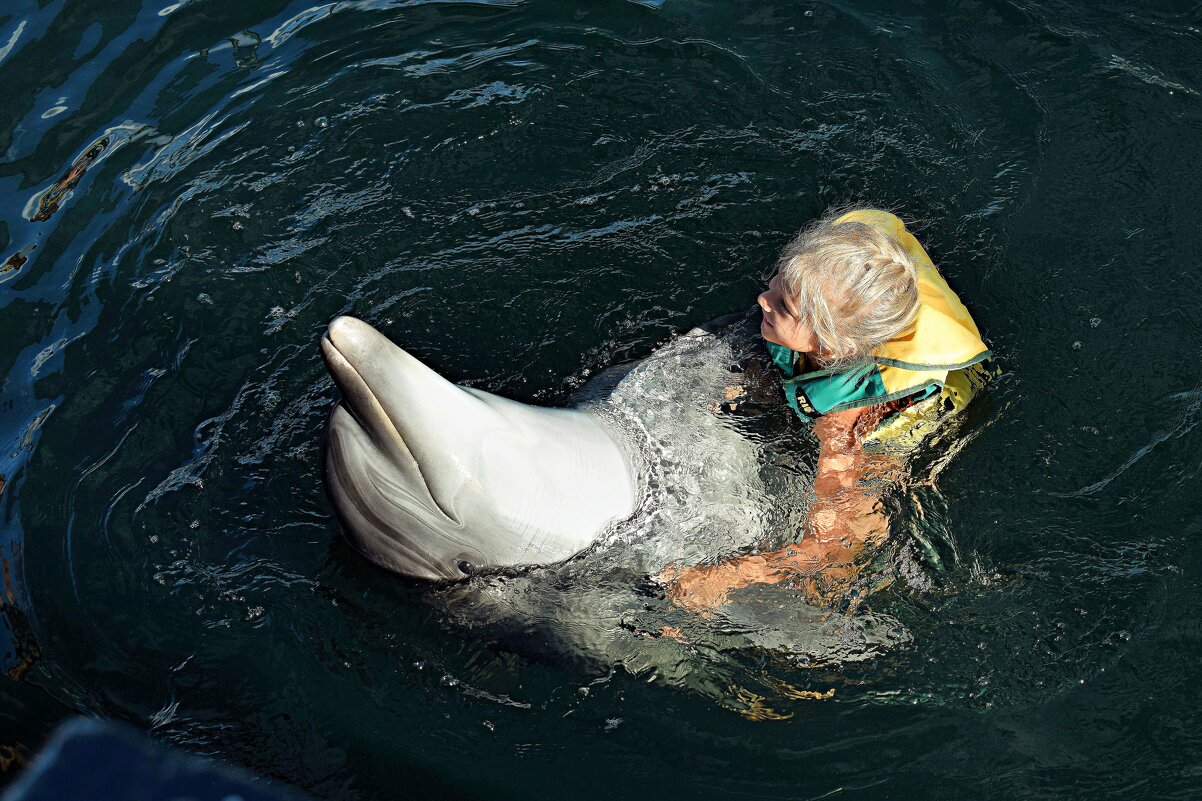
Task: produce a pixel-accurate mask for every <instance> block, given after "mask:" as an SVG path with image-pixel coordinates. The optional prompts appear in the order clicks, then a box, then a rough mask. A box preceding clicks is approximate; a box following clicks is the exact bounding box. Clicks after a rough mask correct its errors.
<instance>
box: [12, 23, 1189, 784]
mask: <svg viewBox="0 0 1202 801" xmlns="http://www.w3.org/2000/svg"><path fill="white" fill-rule="evenodd" d="M307 2H308V3H312V2H313V0H307ZM1085 6H1086V4H1066V3H1047V4H1038V5H1037V4H1033V3H1027V2H967V1H965V2H949V3H928V4H915V5H913V6H909V7H905V8H901V7H899V5H898V4H896V3H887V2H881V3H863V4H861V3H842V2H834V3H808V2H777V1H776V0H772V1H771V2H754V3H752V2H742V3H718V2H700V1H698V2H692V1H691V0H668V2H665V3H663V4H662V5H654V4H637V3H620V2H598V3H590V4H580V5H579V6H578V7H573V5H572V4H569V3H549V2H541V0H534V1H533V2H524V3H521V2H515V3H450V2H445V3H443V2H403V3H391V2H384V1H383V0H363V1H362V2H357V3H356V2H346V3H333V4H327V5H319V6H313V7H309V6H308V5H307V3H306V2H300V3H292V4H288V3H284V2H279V3H266V2H257V1H256V0H237V1H236V2H234V1H232V0H231V1H228V2H227V1H226V0H194V1H193V2H189V1H188V0H184V1H183V2H180V3H175V4H173V5H168V0H148V2H146V3H145V4H144V5H142V6H139V5H138V4H136V3H129V2H111V1H110V2H103V3H102V2H76V3H65V2H61V1H60V2H41V3H30V2H20V1H19V0H8V2H6V3H4V4H3V8H2V9H0V81H2V85H3V87H4V96H5V102H4V103H3V104H0V149H2V150H3V157H2V158H0V203H2V204H3V205H2V207H0V246H2V247H3V251H2V252H0V260H2V259H9V257H10V256H12V255H13V254H21V256H20V257H18V258H17V259H14V260H11V261H9V262H8V264H9V265H10V266H11V267H12V269H8V270H6V271H4V272H2V273H0V305H2V307H3V315H2V317H0V334H2V335H0V369H2V370H3V374H4V376H5V379H4V383H3V387H2V390H0V432H2V435H3V447H2V448H0V474H2V475H3V477H4V487H3V490H2V491H0V514H2V530H0V555H2V556H3V559H4V566H5V570H4V586H3V588H2V589H3V594H2V595H0V604H2V605H0V610H2V613H3V614H2V617H0V619H2V620H3V621H4V625H3V626H0V668H3V670H4V671H5V672H6V674H7V677H5V676H2V675H0V769H2V771H3V772H0V782H4V781H7V780H9V779H11V777H12V776H13V775H14V773H15V771H16V770H17V768H16V766H15V765H16V763H15V762H14V761H13V760H11V759H10V757H11V756H12V755H14V754H16V755H18V756H19V755H21V754H23V753H28V752H29V751H32V750H35V749H36V748H37V746H38V745H39V744H40V743H41V741H42V739H43V738H44V737H45V735H46V734H47V733H48V731H49V729H50V728H51V727H52V726H53V725H54V724H55V723H56V722H57V721H58V720H60V719H62V718H63V717H64V716H67V715H69V714H71V713H75V712H82V713H86V714H99V715H107V716H113V717H117V718H120V719H123V720H127V721H131V722H133V723H135V724H137V725H139V726H141V727H143V728H147V729H149V730H151V731H152V732H153V733H154V734H155V735H156V736H157V737H159V738H162V739H164V740H166V741H169V742H173V743H176V744H178V745H180V746H183V747H185V748H187V749H190V750H193V751H197V752H200V753H206V754H214V755H218V756H221V757H223V758H226V759H229V760H232V761H234V762H238V763H241V764H243V765H246V766H249V767H250V768H252V769H254V770H256V771H259V772H261V773H264V774H267V775H270V776H274V777H278V778H280V779H282V780H284V781H286V782H289V783H291V784H294V785H297V786H299V787H302V788H305V789H307V790H309V791H311V792H312V793H314V794H315V795H317V796H319V797H323V798H337V799H352V798H364V799H368V798H371V799H376V798H378V799H391V798H404V797H425V795H426V794H429V793H438V794H439V795H438V797H465V798H469V797H470V798H475V797H481V798H523V799H525V798H548V799H549V798H562V797H567V798H642V797H652V796H656V795H666V794H677V793H679V794H682V795H683V796H685V797H698V798H820V797H845V798H873V799H876V798H911V797H925V798H961V797H969V798H1023V799H1028V798H1050V797H1055V798H1084V799H1096V798H1118V797H1121V798H1124V799H1126V798H1190V797H1196V796H1197V795H1198V794H1199V793H1200V792H1202V735H1199V733H1198V729H1199V726H1200V725H1202V709H1200V701H1202V699H1200V693H1199V689H1198V688H1199V686H1200V682H1202V624H1200V623H1199V613H1200V612H1202V602H1200V601H1199V594H1198V591H1199V589H1200V588H1202V579H1200V573H1199V571H1200V570H1202V548H1200V547H1199V545H1198V544H1197V542H1196V540H1197V538H1198V537H1199V536H1200V535H1202V500H1200V497H1199V491H1198V486H1199V484H1198V473H1199V456H1200V453H1199V451H1200V449H1202V440H1200V435H1199V432H1198V431H1196V426H1197V424H1198V423H1199V420H1200V416H1202V367H1200V365H1199V363H1198V354H1199V344H1200V338H1199V325H1200V323H1202V312H1200V311H1199V304H1198V303H1197V302H1196V300H1195V298H1196V297H1197V295H1198V294H1199V289H1200V284H1202V271H1200V270H1199V268H1198V267H1197V260H1198V253H1199V252H1202V228H1199V225H1198V215H1197V193H1198V190H1197V187H1198V185H1199V182H1200V181H1202V97H1200V96H1199V92H1200V91H1202V76H1200V75H1199V64H1200V63H1202V11H1200V10H1199V8H1198V7H1197V6H1196V5H1194V4H1184V3H1182V4H1178V5H1177V6H1176V7H1174V6H1173V5H1172V4H1163V5H1161V6H1159V7H1157V8H1154V9H1150V8H1148V7H1145V6H1137V5H1136V4H1128V5H1122V4H1117V3H1108V4H1088V6H1089V7H1088V8H1086V7H1085ZM73 164H74V165H75V170H74V172H73V174H70V175H69V173H72V165H73ZM85 167H86V171H85V172H82V174H81V173H80V169H82V168H85ZM68 185H70V187H69V188H68ZM56 186H57V188H56ZM46 193H49V194H46ZM39 200H41V203H40V205H39ZM846 202H872V203H876V204H881V205H884V206H886V207H890V208H893V209H896V210H897V211H899V212H900V213H901V214H903V215H904V216H906V217H907V218H908V219H910V220H914V221H916V222H917V229H918V231H919V234H920V237H921V238H922V239H923V241H924V243H925V244H926V245H927V247H928V249H929V250H930V252H931V254H932V256H933V257H934V258H935V260H936V262H937V263H939V264H940V265H941V266H942V268H943V270H944V273H945V274H946V275H947V276H948V278H949V280H950V281H951V282H952V284H953V286H955V287H956V288H957V289H958V290H959V291H960V293H961V295H962V297H964V298H965V299H966V301H967V302H968V305H969V307H970V308H971V309H972V310H973V312H974V314H975V316H976V318H977V320H978V322H979V323H980V325H981V327H982V329H983V331H984V333H985V335H986V337H987V339H988V340H989V342H990V344H991V345H992V346H993V348H994V350H995V351H996V352H998V353H1000V354H1002V356H1003V361H1004V366H1005V369H1006V376H1005V377H1004V379H1003V380H1002V381H1000V382H999V383H997V384H996V385H995V386H994V387H993V388H992V389H991V391H990V392H989V394H988V396H987V397H985V398H982V399H981V400H980V401H978V402H977V404H976V405H975V406H974V413H973V415H974V416H973V421H972V426H973V433H974V437H973V438H972V439H971V441H969V442H968V443H967V444H966V445H965V447H964V448H963V450H962V452H961V453H960V454H959V455H958V456H957V458H956V459H955V461H953V462H952V463H951V465H950V466H949V467H948V468H946V469H945V470H944V471H943V472H942V473H941V474H940V477H939V494H938V495H937V496H934V497H935V498H936V499H937V501H938V502H937V503H936V504H935V506H934V507H932V508H930V509H927V510H925V514H926V515H928V516H930V517H931V519H933V520H934V521H935V522H934V525H937V526H938V527H940V528H941V530H942V531H943V533H944V536H945V537H946V539H947V540H948V541H949V542H952V543H954V544H955V549H956V553H957V558H956V560H955V563H954V566H953V567H952V568H951V569H950V570H949V571H948V573H947V574H945V575H943V576H941V577H940V579H939V581H938V582H936V585H937V586H935V587H934V588H932V589H931V590H929V591H925V592H923V591H918V590H914V589H912V588H910V587H906V586H902V585H898V586H897V587H896V588H894V589H891V590H888V591H885V592H883V593H880V594H879V595H877V596H875V597H874V598H873V599H871V601H870V603H871V604H872V605H873V606H874V607H875V608H877V609H879V610H883V611H886V612H887V613H889V614H892V615H895V616H897V617H898V618H899V619H901V620H903V621H904V622H905V624H906V626H907V627H908V629H909V631H910V633H911V634H912V636H913V641H912V642H911V643H909V644H908V645H906V646H904V647H899V648H896V649H894V650H892V651H890V652H887V653H885V654H883V655H882V656H879V657H877V658H875V659H873V660H869V661H867V662H863V663H858V664H855V665H847V666H843V667H840V666H835V667H832V668H827V669H824V670H822V671H820V672H819V673H818V674H817V675H815V674H814V672H812V671H811V672H809V673H805V672H804V671H800V670H799V671H797V672H796V674H797V675H793V676H790V677H789V678H790V680H792V681H795V682H800V683H802V684H804V685H805V686H811V687H813V688H814V689H818V690H825V689H828V688H833V689H835V690H836V695H835V697H834V698H833V699H831V700H828V701H823V702H809V701H801V702H798V701H793V702H789V701H786V700H780V699H776V700H773V701H772V703H773V704H774V706H775V707H776V708H778V709H779V710H780V711H781V712H783V713H792V717H791V719H789V720H788V721H783V722H762V721H761V722H757V721H752V720H747V719H745V718H744V717H741V716H739V715H737V714H735V713H733V712H731V711H728V710H727V709H724V708H722V707H721V706H720V705H718V704H715V703H714V701H713V700H712V699H710V698H706V697H703V696H700V695H698V694H695V693H690V692H687V691H682V690H679V689H674V688H670V687H664V686H662V685H658V684H649V683H647V682H646V681H645V680H644V678H642V677H638V676H632V675H630V674H628V673H627V672H624V671H622V670H620V669H618V670H614V671H613V672H612V673H610V672H607V671H603V672H600V673H597V672H595V671H589V670H586V669H583V668H580V667H579V666H576V665H573V664H570V661H568V660H565V662H564V663H563V664H559V663H557V662H556V661H555V660H554V659H550V660H548V659H538V660H534V659H530V658H527V657H526V656H523V655H522V654H520V653H514V652H512V651H510V650H507V649H503V648H498V647H495V646H494V645H493V644H492V643H490V642H489V641H487V640H485V639H479V638H476V637H473V636H471V635H467V634H465V633H464V632H462V631H457V630H455V629H453V628H448V627H446V626H444V625H443V622H442V620H441V616H440V613H439V610H438V609H437V608H436V607H435V606H432V605H431V604H429V603H427V602H426V600H425V598H424V597H423V592H422V590H421V588H419V587H413V586H409V585H406V584H405V583H403V582H401V581H399V580H396V579H393V578H391V577H389V576H386V575H384V574H382V573H380V572H378V571H376V570H374V569H372V568H371V567H370V566H368V565H367V564H365V563H364V562H362V561H361V560H360V559H358V558H357V557H356V556H355V555H354V554H352V553H351V552H350V551H349V549H348V548H347V547H346V546H344V545H343V544H342V543H341V541H340V540H339V539H337V526H336V524H335V523H334V521H333V519H332V517H331V515H330V512H329V509H328V507H327V505H326V502H325V499H324V496H323V493H322V490H321V486H320V472H319V465H318V442H319V434H320V430H321V427H322V425H323V422H324V418H325V416H326V414H327V413H328V411H329V408H330V406H331V404H332V403H333V401H334V398H335V393H334V390H333V388H332V385H331V383H330V382H329V380H328V379H327V377H326V372H325V369H324V368H323V366H322V364H321V361H320V358H319V356H318V352H317V339H318V337H319V336H320V333H321V331H322V330H323V328H324V326H325V325H326V323H327V322H328V321H329V320H330V318H332V317H333V316H335V315H337V314H340V313H346V312H350V313H354V314H356V315H358V316H361V317H363V318H365V319H367V320H369V321H371V322H373V323H374V324H376V325H377V326H379V327H380V328H381V329H382V330H384V331H386V332H387V333H388V334H389V335H390V336H392V337H393V338H394V339H396V340H397V341H400V342H403V343H405V345H406V346H407V347H409V348H410V349H411V350H413V351H414V352H415V353H418V354H420V355H421V356H422V357H423V358H425V359H426V360H428V361H429V362H430V363H431V364H433V365H435V366H436V367H438V368H439V369H441V370H442V371H444V372H445V373H447V374H448V375H449V376H451V377H452V378H454V379H456V380H462V381H467V382H469V383H471V384H473V385H475V386H479V387H482V388H485V389H488V390H491V391H495V392H499V393H502V394H506V395H509V396H511V397H517V398H520V399H523V400H529V401H534V402H540V403H562V402H565V401H566V399H567V398H568V395H569V393H570V391H571V390H573V389H574V388H575V387H577V386H578V385H579V383H580V381H581V379H582V377H583V376H585V375H586V374H588V373H591V372H593V371H596V370H598V369H601V368H604V367H606V366H608V365H611V364H614V363H617V362H621V361H623V360H626V359H630V358H639V357H644V356H646V355H648V354H650V353H652V352H653V351H654V350H655V349H656V348H657V347H658V346H660V345H662V343H664V342H665V341H666V340H667V339H668V338H669V337H670V335H671V334H672V333H673V332H674V331H678V330H680V329H682V328H685V327H687V326H689V325H692V324H694V323H696V322H698V321H701V320H705V319H708V318H711V317H714V316H717V315H718V314H721V313H724V312H728V311H731V310H733V309H737V308H741V307H743V306H745V305H747V304H748V303H749V302H750V300H751V299H752V297H753V296H754V293H755V292H756V289H757V286H758V282H759V280H760V278H761V277H762V276H763V274H764V273H765V271H766V270H767V269H768V268H769V266H770V264H771V262H772V260H773V258H774V256H775V254H776V252H777V251H778V250H779V248H780V247H781V246H782V244H783V243H784V242H785V241H786V240H787V239H788V237H789V236H790V234H791V233H792V232H793V231H794V230H795V229H796V228H798V227H799V226H801V225H802V224H803V223H805V222H806V221H807V220H809V219H811V218H812V217H813V216H815V215H817V214H819V213H821V212H822V211H823V210H824V209H826V208H827V207H829V206H830V205H832V204H839V203H846ZM35 246H36V247H35ZM31 247H32V248H33V249H32V250H31V249H30V248H31ZM21 258H27V261H24V262H23V263H22V262H21ZM18 263H19V266H16V265H18ZM911 514H916V513H915V512H911ZM803 674H804V675H803ZM581 687H587V688H588V692H587V693H586V692H582V691H581V689H580V688H581ZM17 761H19V760H17Z"/></svg>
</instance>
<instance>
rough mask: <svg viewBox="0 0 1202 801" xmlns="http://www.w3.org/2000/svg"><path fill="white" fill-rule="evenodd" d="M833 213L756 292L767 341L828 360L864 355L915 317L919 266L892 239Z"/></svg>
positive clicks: (788, 252)
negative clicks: (764, 286) (759, 293)
mask: <svg viewBox="0 0 1202 801" xmlns="http://www.w3.org/2000/svg"><path fill="white" fill-rule="evenodd" d="M844 213H846V212H840V213H839V214H838V215H828V216H826V217H823V218H822V219H820V220H818V221H817V222H815V223H813V224H812V225H810V226H809V227H807V228H806V229H805V230H803V231H802V232H801V233H800V234H798V235H797V237H796V238H795V239H794V240H793V241H792V242H790V243H789V244H788V245H787V246H786V247H785V249H784V252H782V253H781V256H780V260H779V261H778V262H777V268H776V275H774V276H773V278H772V281H771V282H770V283H769V284H768V289H767V290H765V291H764V292H763V293H762V294H761V295H760V297H759V304H760V307H761V308H762V309H763V310H764V325H763V326H762V327H761V332H762V333H763V335H764V338H765V339H767V340H769V341H770V342H776V343H778V344H781V345H785V346H786V347H789V348H792V349H793V350H797V351H802V352H808V353H812V354H814V355H815V356H816V357H817V358H818V359H819V360H820V361H823V362H827V363H836V362H849V361H855V360H857V359H860V358H863V357H865V356H867V355H868V354H870V353H871V352H872V351H873V350H875V349H876V348H878V347H879V346H881V345H883V344H884V343H885V342H888V341H889V340H891V339H893V338H894V337H896V336H898V335H899V334H901V333H902V332H904V331H905V330H906V329H907V328H909V327H910V325H911V324H912V323H913V322H914V317H915V316H916V315H917V314H918V268H917V266H916V265H915V264H914V262H913V260H912V259H910V257H909V256H908V255H907V254H906V252H905V250H903V249H902V247H901V245H900V244H899V243H898V242H897V241H896V240H894V239H893V237H891V236H889V235H887V234H885V233H883V232H882V231H880V230H879V229H877V228H874V227H873V226H871V225H866V224H864V223H860V222H844V223H839V224H835V220H836V219H838V217H840V216H842V214H844Z"/></svg>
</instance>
